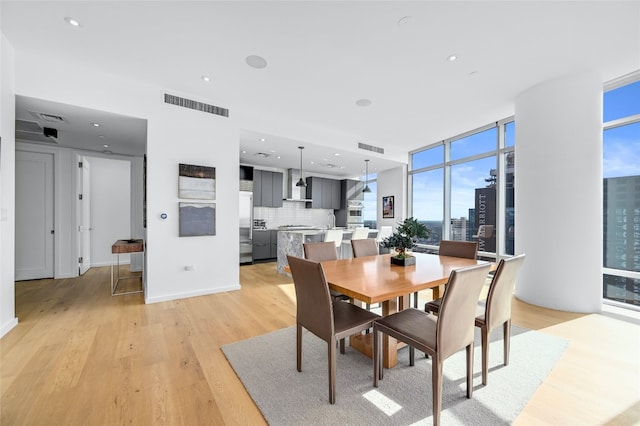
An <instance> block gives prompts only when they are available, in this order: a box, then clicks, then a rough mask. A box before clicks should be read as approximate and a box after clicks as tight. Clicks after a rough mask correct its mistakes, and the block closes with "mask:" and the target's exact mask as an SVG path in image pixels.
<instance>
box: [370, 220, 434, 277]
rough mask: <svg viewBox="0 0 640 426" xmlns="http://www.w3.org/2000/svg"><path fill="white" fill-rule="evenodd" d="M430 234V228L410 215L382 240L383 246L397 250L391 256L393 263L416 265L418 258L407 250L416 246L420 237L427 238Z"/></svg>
mask: <svg viewBox="0 0 640 426" xmlns="http://www.w3.org/2000/svg"><path fill="white" fill-rule="evenodd" d="M430 234H431V232H430V231H429V229H427V227H426V226H424V225H423V224H422V223H419V222H418V219H415V218H413V217H409V218H406V219H405V220H404V221H403V222H399V225H398V229H397V230H396V231H395V232H394V233H393V234H391V235H390V236H389V237H387V238H385V239H384V240H382V246H383V247H385V248H393V249H394V250H395V251H396V252H397V254H396V255H394V256H391V263H393V264H396V265H402V266H408V265H415V263H416V258H415V257H414V256H412V255H411V254H409V253H407V250H411V249H412V248H413V247H415V245H416V242H417V240H418V238H427V237H428V236H429V235H430Z"/></svg>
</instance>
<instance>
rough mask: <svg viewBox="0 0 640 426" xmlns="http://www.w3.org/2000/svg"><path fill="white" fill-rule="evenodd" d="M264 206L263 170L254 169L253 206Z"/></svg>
mask: <svg viewBox="0 0 640 426" xmlns="http://www.w3.org/2000/svg"><path fill="white" fill-rule="evenodd" d="M260 206H262V170H256V169H254V170H253V207H260Z"/></svg>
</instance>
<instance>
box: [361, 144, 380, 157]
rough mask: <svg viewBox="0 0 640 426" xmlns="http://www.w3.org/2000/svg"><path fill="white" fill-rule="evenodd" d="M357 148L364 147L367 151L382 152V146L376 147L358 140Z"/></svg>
mask: <svg viewBox="0 0 640 426" xmlns="http://www.w3.org/2000/svg"><path fill="white" fill-rule="evenodd" d="M358 148H360V149H366V150H367V151H373V152H377V153H378V154H384V148H378V147H377V146H373V145H367V144H366V143H362V142H358Z"/></svg>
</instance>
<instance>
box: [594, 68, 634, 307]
mask: <svg viewBox="0 0 640 426" xmlns="http://www.w3.org/2000/svg"><path fill="white" fill-rule="evenodd" d="M603 122H604V125H603V129H604V131H603V138H602V140H603V178H604V179H603V196H604V200H603V203H604V211H603V219H604V220H603V222H604V223H603V231H604V232H603V248H604V250H603V271H604V274H603V282H602V295H603V297H604V298H605V299H608V300H612V301H616V302H622V303H626V304H631V305H635V306H640V75H636V76H635V80H634V79H629V78H627V79H623V80H621V81H619V82H616V83H613V84H611V85H610V86H609V87H607V88H606V89H605V93H604V98H603Z"/></svg>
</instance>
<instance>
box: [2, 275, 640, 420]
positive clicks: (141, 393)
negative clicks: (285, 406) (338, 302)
mask: <svg viewBox="0 0 640 426" xmlns="http://www.w3.org/2000/svg"><path fill="white" fill-rule="evenodd" d="M240 270H241V271H240V275H241V276H240V279H241V283H242V290H241V291H236V292H230V293H222V294H216V295H210V296H202V297H194V298H190V299H183V300H177V301H172V302H164V303H157V304H152V305H144V303H143V296H142V295H141V294H135V295H127V296H117V297H111V296H110V287H109V272H110V270H109V268H108V267H104V268H93V269H91V270H90V271H89V272H88V273H87V274H86V275H85V276H83V277H80V278H76V279H63V280H55V281H54V280H39V281H26V282H19V283H17V284H16V315H17V317H18V318H19V321H20V322H19V324H18V325H17V326H16V327H15V328H14V329H13V330H11V331H10V332H9V333H7V335H5V336H4V337H3V338H2V340H0V350H1V367H0V369H1V375H0V380H1V383H0V389H1V398H2V399H1V411H0V424H1V425H58V424H60V425H124V424H127V425H129V424H131V425H152V424H154V425H156V424H157V425H199V424H215V425H221V424H228V425H261V424H265V422H264V419H263V418H262V415H261V414H260V411H259V410H258V409H257V408H256V406H255V405H254V403H253V402H252V400H251V398H250V397H249V396H248V394H247V393H246V391H245V390H244V387H243V386H242V383H240V381H239V380H238V379H237V377H236V375H235V373H234V372H233V370H232V369H231V367H230V366H229V364H228V363H227V361H226V359H225V357H224V355H223V354H222V352H221V351H220V347H221V346H222V345H225V344H227V343H230V342H235V341H238V340H243V339H246V338H249V337H252V336H257V335H260V334H264V333H267V332H270V331H273V330H277V329H281V328H284V327H288V326H291V325H293V324H294V321H295V293H294V289H293V284H292V283H291V280H290V279H288V278H287V277H283V276H281V275H278V274H277V273H276V272H275V264H273V263H267V264H259V265H251V266H243V267H241V268H240ZM177 285H179V284H177ZM427 293H428V292H427ZM428 296H429V295H428V294H422V295H421V297H424V298H425V299H427V298H428ZM514 324H517V325H521V326H524V327H528V328H532V329H537V330H541V331H543V332H545V333H549V334H553V335H556V336H561V337H564V338H566V339H569V340H570V344H569V347H568V349H567V351H566V352H565V354H564V355H563V357H562V358H561V359H560V361H559V362H558V364H557V366H556V368H555V369H554V370H553V371H552V373H551V374H550V376H549V377H548V378H547V379H546V380H545V381H544V383H542V384H541V386H540V388H539V389H538V391H537V392H536V393H535V395H534V396H533V398H532V399H531V401H530V402H529V404H528V405H527V406H526V407H525V409H524V411H523V412H522V414H521V415H520V417H519V418H518V420H517V422H516V424H520V425H536V424H546V425H601V424H611V425H630V424H640V320H639V319H638V318H637V316H636V318H627V317H624V316H619V315H618V314H606V315H577V314H569V313H563V312H557V311H550V310H546V309H541V308H537V307H534V306H530V305H527V304H525V303H522V302H520V301H518V300H515V301H514ZM292 350H294V349H293V348H292ZM292 368H295V366H292ZM445 368H446V366H445ZM265 374H268V372H265ZM489 385H490V383H489ZM274 391H277V390H276V389H274ZM505 397H508V395H505ZM427 405H428V404H427ZM327 408H328V409H330V407H327Z"/></svg>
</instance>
